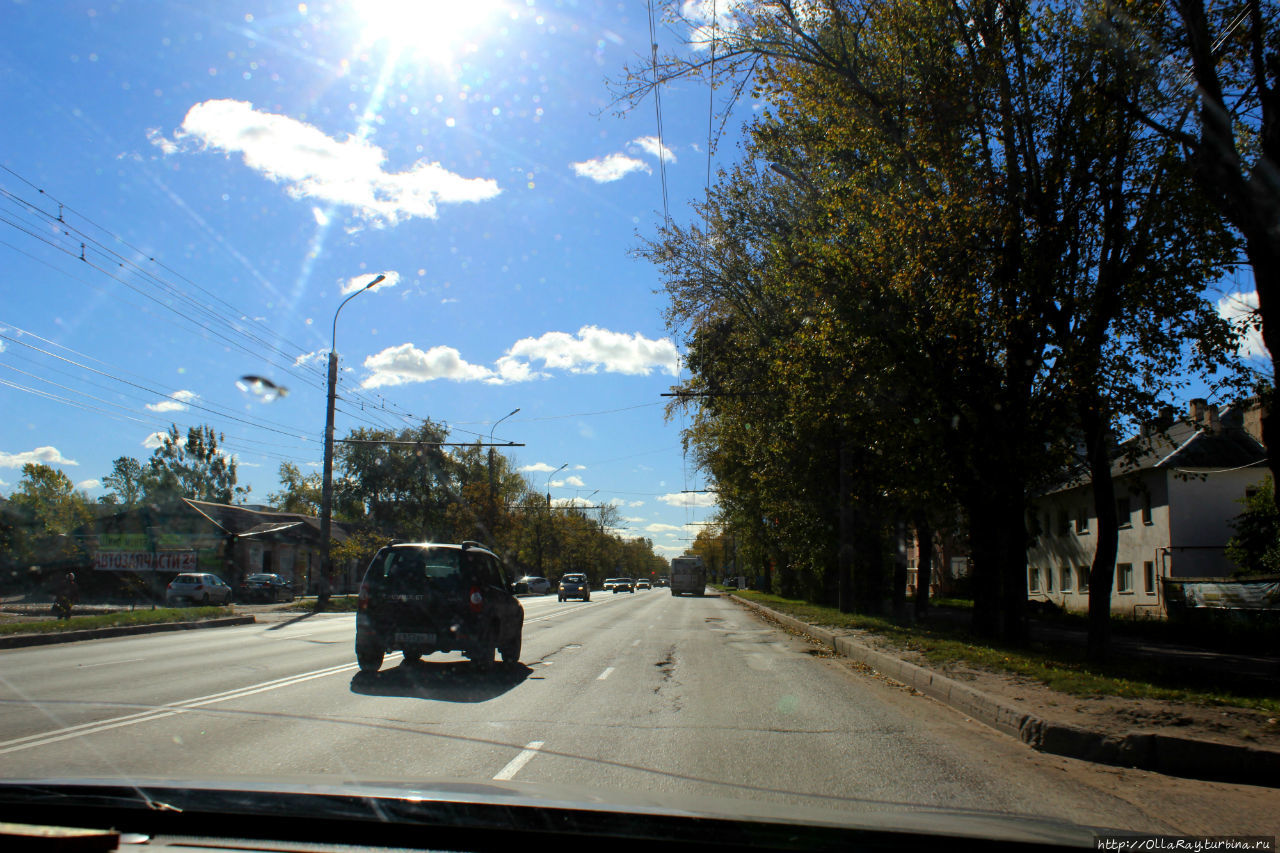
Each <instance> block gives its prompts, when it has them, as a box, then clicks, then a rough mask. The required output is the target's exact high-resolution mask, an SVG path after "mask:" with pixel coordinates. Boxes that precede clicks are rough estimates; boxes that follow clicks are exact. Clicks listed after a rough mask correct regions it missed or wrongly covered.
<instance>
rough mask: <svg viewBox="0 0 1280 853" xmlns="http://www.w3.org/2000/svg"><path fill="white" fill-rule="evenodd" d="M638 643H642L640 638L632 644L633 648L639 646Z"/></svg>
mask: <svg viewBox="0 0 1280 853" xmlns="http://www.w3.org/2000/svg"><path fill="white" fill-rule="evenodd" d="M638 645H640V641H639V640H636V641H635V642H633V643H632V644H631V648H633V649H634V648H635V647H636V646H638Z"/></svg>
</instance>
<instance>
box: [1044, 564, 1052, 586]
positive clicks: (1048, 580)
mask: <svg viewBox="0 0 1280 853" xmlns="http://www.w3.org/2000/svg"><path fill="white" fill-rule="evenodd" d="M1044 591H1045V592H1053V569H1052V568H1051V567H1050V568H1046V569H1045V570H1044Z"/></svg>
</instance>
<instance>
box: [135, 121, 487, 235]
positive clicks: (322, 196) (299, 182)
mask: <svg viewBox="0 0 1280 853" xmlns="http://www.w3.org/2000/svg"><path fill="white" fill-rule="evenodd" d="M147 137H148V139H150V140H151V143H152V144H153V145H155V146H157V147H158V148H160V150H161V151H162V152H163V153H164V154H165V155H166V156H167V155H172V154H174V153H176V152H178V151H183V150H190V149H191V148H212V149H214V150H217V151H223V152H226V153H227V154H239V155H240V156H241V157H242V158H243V160H244V163H245V165H246V166H248V167H249V168H251V169H253V170H254V171H256V172H258V173H260V174H262V175H263V176H264V177H266V178H268V179H270V180H272V181H275V182H276V183H279V184H284V185H285V186H286V191H287V192H288V193H289V195H290V196H292V197H294V198H297V199H304V198H305V199H314V200H317V201H322V202H329V203H331V204H335V205H342V206H344V207H349V208H351V209H352V210H354V211H355V213H356V214H357V215H358V216H360V217H361V218H363V219H365V220H367V221H368V222H371V223H373V224H375V225H395V224H397V223H399V222H401V221H403V220H405V219H413V218H422V219H434V218H436V215H437V206H438V205H439V204H451V203H460V202H477V201H485V200H487V199H491V198H493V197H494V196H496V195H498V194H499V193H500V192H501V190H500V189H499V188H498V184H497V182H496V181H492V180H488V179H485V178H464V177H462V176H461V175H457V174H455V173H453V172H450V171H449V170H448V169H446V168H444V167H443V166H441V165H440V164H439V163H429V162H427V161H426V160H419V161H418V162H416V163H414V164H413V165H412V166H411V167H410V168H409V169H408V170H407V171H404V172H388V171H386V170H385V168H384V164H385V162H386V159H387V155H386V152H384V151H383V150H382V149H381V148H379V147H378V146H376V145H374V144H373V143H371V142H369V141H368V140H366V139H361V138H359V137H356V136H347V137H346V138H345V139H343V140H341V141H339V140H337V139H335V138H333V137H331V136H328V135H327V134H325V133H324V132H323V131H321V130H320V129H319V128H317V127H315V126H313V125H310V124H307V123H306V122H303V121H298V120H297V119H292V118H289V117H288V116H283V115H277V114H275V113H268V112H263V111H261V110H256V109H254V108H253V104H251V103H249V102H247V101H234V100H229V99H222V100H210V101H204V102H202V103H199V104H196V105H195V106H193V107H192V108H191V109H190V110H188V111H187V115H186V118H184V119H183V120H182V127H181V128H179V129H178V130H177V131H176V132H175V133H174V135H173V139H172V140H169V139H165V137H164V136H163V135H161V134H160V133H159V132H157V131H148V133H147ZM315 210H316V209H315V208H314V207H313V208H312V215H313V216H314V215H315ZM318 218H319V217H317V219H318Z"/></svg>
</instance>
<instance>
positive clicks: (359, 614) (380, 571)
mask: <svg viewBox="0 0 1280 853" xmlns="http://www.w3.org/2000/svg"><path fill="white" fill-rule="evenodd" d="M510 589H511V588H510V586H509V585H508V583H507V579H506V577H505V575H504V574H503V569H502V561H501V560H499V559H498V557H497V556H496V555H495V554H494V553H493V552H491V551H489V550H487V549H485V548H484V547H482V546H481V545H479V544H478V543H473V542H463V543H462V544H461V545H437V544H433V543H414V544H400V545H388V546H387V547H385V548H383V549H382V550H381V551H379V552H378V553H377V554H376V555H375V556H374V558H373V562H372V563H370V564H369V569H368V571H366V572H365V575H364V581H363V582H362V583H361V584H360V601H359V604H358V609H357V611H356V661H357V662H358V663H359V664H360V670H361V671H362V672H377V671H378V669H379V668H381V666H382V658H383V655H385V654H386V653H387V652H391V651H397V650H399V651H402V652H404V657H405V660H408V661H415V660H418V659H420V658H421V657H422V656H423V655H429V654H431V653H432V652H454V651H459V652H462V653H463V654H465V655H466V656H467V657H468V658H470V659H471V662H472V663H473V664H474V665H476V666H478V667H483V668H487V667H489V666H492V665H493V653H494V650H495V649H497V650H498V651H499V652H501V654H502V662H503V663H505V664H515V663H518V662H519V660H520V639H521V634H522V631H523V629H524V608H523V607H521V606H520V602H519V601H517V600H516V597H515V596H514V595H512V594H511V591H510Z"/></svg>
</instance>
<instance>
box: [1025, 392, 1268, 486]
mask: <svg viewBox="0 0 1280 853" xmlns="http://www.w3.org/2000/svg"><path fill="white" fill-rule="evenodd" d="M1245 411H1246V408H1245V407H1244V406H1238V405H1236V406H1227V407H1226V408H1224V409H1223V410H1222V412H1221V414H1219V413H1218V410H1217V407H1216V406H1212V407H1210V406H1206V405H1205V404H1204V401H1203V400H1193V401H1192V404H1191V407H1190V411H1189V413H1188V415H1187V417H1185V418H1182V419H1177V420H1175V419H1173V418H1172V417H1169V418H1167V419H1166V422H1165V423H1163V424H1159V425H1151V426H1148V427H1145V428H1144V429H1143V431H1142V432H1141V433H1139V434H1138V435H1135V436H1132V437H1130V438H1127V439H1125V440H1124V441H1122V442H1121V443H1120V445H1119V447H1117V448H1116V453H1115V457H1114V459H1113V461H1112V463H1111V476H1112V478H1118V477H1122V476H1124V475H1125V474H1132V473H1135V472H1138V471H1153V470H1158V469H1165V470H1178V471H1182V470H1185V471H1190V472H1201V473H1204V472H1210V471H1230V470H1235V469H1240V468H1261V467H1264V466H1265V465H1266V464H1267V449H1266V447H1264V446H1263V444H1262V442H1260V441H1259V440H1258V439H1257V438H1256V437H1255V436H1254V435H1252V434H1251V433H1250V431H1249V430H1247V429H1246V428H1245V422H1244V416H1245ZM1088 482H1089V476H1088V473H1087V472H1085V471H1079V472H1077V474H1076V476H1073V477H1071V478H1069V479H1067V480H1065V481H1063V482H1062V483H1060V484H1059V485H1057V486H1054V487H1051V488H1049V489H1046V490H1045V494H1054V493H1056V492H1064V491H1067V490H1068V489H1074V488H1078V487H1080V486H1084V485H1087V484H1088Z"/></svg>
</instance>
